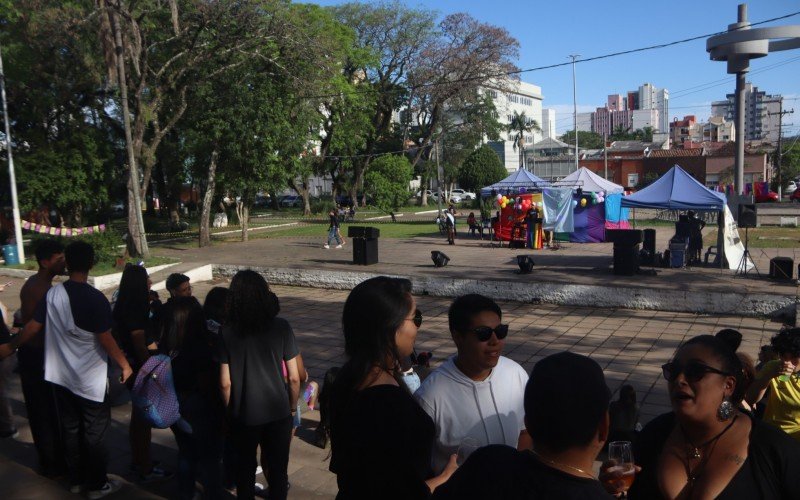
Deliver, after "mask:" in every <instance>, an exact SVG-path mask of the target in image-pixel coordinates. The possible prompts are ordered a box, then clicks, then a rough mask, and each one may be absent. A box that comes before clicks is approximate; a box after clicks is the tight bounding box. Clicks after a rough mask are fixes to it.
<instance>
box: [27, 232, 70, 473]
mask: <svg viewBox="0 0 800 500" xmlns="http://www.w3.org/2000/svg"><path fill="white" fill-rule="evenodd" d="M34 251H35V255H36V262H37V263H38V264H39V270H38V271H37V272H36V274H34V275H33V276H31V277H30V278H28V279H27V281H25V284H24V285H22V288H21V289H20V291H19V299H20V320H19V324H20V326H24V325H25V324H26V323H27V322H28V321H30V320H31V319H32V318H33V313H34V311H35V310H36V305H37V304H39V302H41V301H42V299H43V298H44V297H45V295H47V291H48V290H50V288H51V287H52V286H53V278H55V277H56V276H61V275H63V274H64V269H65V267H66V262H65V261H64V245H62V244H61V243H60V242H58V241H57V240H52V239H46V240H42V241H40V242H39V244H37V245H36V248H35V250H34ZM45 334H46V332H45V331H44V330H43V331H42V332H41V333H40V334H39V335H37V336H35V337H34V338H32V339H31V340H30V341H29V342H28V343H26V344H25V345H22V346H20V348H19V352H18V353H17V361H18V367H19V380H20V383H21V385H22V395H23V396H24V398H25V411H26V413H27V414H28V425H29V426H30V429H31V437H33V445H34V446H35V447H36V454H37V456H38V458H39V472H40V473H41V474H42V475H43V476H46V477H56V476H60V475H62V474H64V473H65V472H66V467H67V466H66V463H65V462H64V447H63V444H62V442H61V436H60V434H61V431H60V425H61V424H60V421H59V418H58V412H57V411H56V400H55V397H54V390H55V388H54V386H53V384H51V383H50V382H48V381H46V380H45V378H44V337H45Z"/></svg>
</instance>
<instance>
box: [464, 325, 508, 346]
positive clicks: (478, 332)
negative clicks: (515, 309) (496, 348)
mask: <svg viewBox="0 0 800 500" xmlns="http://www.w3.org/2000/svg"><path fill="white" fill-rule="evenodd" d="M472 332H473V333H474V334H475V336H476V337H478V340H479V341H480V342H486V341H488V340H489V339H490V338H492V333H494V334H495V335H497V340H503V339H504V338H506V336H507V335H508V325H497V327H496V328H490V327H488V326H479V327H478V328H475V329H474V330H472Z"/></svg>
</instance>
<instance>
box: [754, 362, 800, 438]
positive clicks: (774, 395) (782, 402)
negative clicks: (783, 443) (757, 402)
mask: <svg viewBox="0 0 800 500" xmlns="http://www.w3.org/2000/svg"><path fill="white" fill-rule="evenodd" d="M780 363H781V361H780V360H773V361H769V362H767V363H766V364H765V365H764V367H763V368H762V369H761V370H762V371H763V370H767V369H770V368H772V367H773V366H774V365H776V364H780ZM780 379H781V377H774V378H772V379H771V380H770V381H769V387H770V391H769V399H767V409H766V411H764V422H767V423H768V424H771V425H774V426H775V427H777V428H779V429H781V430H782V431H784V432H785V433H787V434H789V435H790V436H792V437H793V438H795V439H796V440H798V441H800V376H799V375H798V374H794V375H792V376H791V377H789V380H786V381H784V380H780Z"/></svg>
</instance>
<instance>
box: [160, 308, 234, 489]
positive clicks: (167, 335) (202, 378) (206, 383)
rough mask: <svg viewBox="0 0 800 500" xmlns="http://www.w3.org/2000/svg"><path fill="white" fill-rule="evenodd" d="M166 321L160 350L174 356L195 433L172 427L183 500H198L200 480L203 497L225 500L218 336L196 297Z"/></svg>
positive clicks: (177, 386) (180, 390)
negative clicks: (221, 467)
mask: <svg viewBox="0 0 800 500" xmlns="http://www.w3.org/2000/svg"><path fill="white" fill-rule="evenodd" d="M162 319H163V322H162V326H161V342H160V343H159V346H158V347H159V351H161V352H162V353H164V354H167V355H169V356H171V357H172V375H173V380H174V383H175V391H176V393H177V395H178V403H179V405H180V411H181V417H183V419H184V420H186V421H187V422H188V423H189V425H190V426H191V429H192V432H191V433H188V432H186V431H185V430H183V429H182V428H181V427H179V426H177V425H175V426H173V427H172V432H173V433H174V434H175V441H176V442H177V443H178V498H180V499H192V498H194V496H195V488H194V483H195V478H197V477H199V478H200V480H201V482H202V483H203V491H204V493H205V494H204V498H208V499H217V498H221V497H222V474H221V470H220V458H221V456H222V434H221V429H222V414H223V408H222V398H221V397H220V394H219V390H218V389H217V388H218V387H219V364H218V363H217V362H216V361H215V359H214V358H215V356H214V350H215V347H216V346H215V342H214V337H213V336H212V335H211V334H210V333H209V332H208V330H207V329H206V322H205V315H204V314H203V308H202V307H201V306H200V303H199V302H198V301H197V299H195V298H194V297H176V298H174V299H173V301H172V307H171V308H170V309H169V315H168V316H167V317H164V318H162ZM198 469H199V471H198ZM198 472H199V474H198Z"/></svg>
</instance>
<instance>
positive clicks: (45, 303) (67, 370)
mask: <svg viewBox="0 0 800 500" xmlns="http://www.w3.org/2000/svg"><path fill="white" fill-rule="evenodd" d="M64 254H65V257H66V262H67V269H68V271H69V280H67V281H66V282H64V283H63V284H59V285H56V286H54V287H52V288H51V289H50V290H49V291H48V292H47V294H46V295H45V298H44V299H43V300H42V301H41V302H40V303H39V304H38V305H37V306H36V310H35V312H34V314H33V318H32V319H31V320H30V321H29V322H28V323H27V324H26V325H25V328H24V330H23V332H22V334H20V335H19V337H18V338H17V339H14V341H12V346H13V347H16V346H18V345H20V344H24V343H25V342H26V341H28V340H29V339H31V338H32V337H34V336H36V335H37V334H38V333H39V332H41V331H42V328H43V327H46V329H47V335H46V336H45V358H44V359H45V364H44V369H45V380H47V381H48V382H51V383H53V384H54V385H55V399H56V408H57V410H58V414H59V416H60V417H61V431H62V438H63V440H64V449H65V453H64V457H65V460H66V463H67V469H68V473H69V481H70V491H71V492H73V493H79V492H81V491H82V490H84V487H85V490H86V492H87V496H88V498H90V499H98V498H102V497H104V496H106V495H109V494H111V493H113V492H115V491H116V490H118V489H119V486H120V485H119V484H118V483H117V482H116V481H112V480H109V478H108V476H107V475H106V462H107V456H106V455H107V453H106V448H105V444H104V439H105V434H106V430H107V429H108V426H109V422H110V419H111V408H110V405H109V402H108V357H109V356H110V357H111V358H113V359H114V361H115V362H116V363H117V365H119V367H120V368H121V369H122V376H121V377H120V379H121V382H123V383H124V382H125V381H126V380H127V379H128V377H130V376H131V373H132V370H131V367H130V365H129V364H128V361H127V360H126V359H125V355H124V354H123V352H122V350H120V348H119V346H117V343H116V341H115V340H114V337H113V336H112V335H111V323H112V320H111V307H110V305H109V303H108V299H106V297H105V295H103V294H102V293H101V292H100V291H98V290H96V289H95V288H94V287H92V286H91V285H89V283H88V278H89V271H90V270H91V268H92V266H93V265H94V249H93V248H92V246H91V245H89V244H88V243H86V242H83V241H76V242H73V243H70V244H69V246H67V248H66V250H65V252H64Z"/></svg>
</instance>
